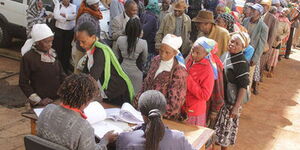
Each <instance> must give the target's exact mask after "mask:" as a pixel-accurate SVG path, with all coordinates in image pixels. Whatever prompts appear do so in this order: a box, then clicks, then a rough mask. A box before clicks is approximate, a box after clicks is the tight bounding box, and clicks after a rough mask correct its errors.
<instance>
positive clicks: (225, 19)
mask: <svg viewBox="0 0 300 150" xmlns="http://www.w3.org/2000/svg"><path fill="white" fill-rule="evenodd" d="M216 23H217V25H219V26H221V27H223V28H225V29H227V30H228V32H229V33H231V32H234V31H235V29H234V24H235V20H234V17H233V16H232V15H231V14H228V13H222V14H219V15H218V16H217V19H216Z"/></svg>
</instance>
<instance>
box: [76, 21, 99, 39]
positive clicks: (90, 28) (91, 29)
mask: <svg viewBox="0 0 300 150" xmlns="http://www.w3.org/2000/svg"><path fill="white" fill-rule="evenodd" d="M83 31H85V32H86V33H88V35H89V36H93V35H96V33H97V29H96V27H95V26H94V24H92V23H91V22H84V23H82V24H81V25H80V26H79V27H78V30H77V32H83Z"/></svg>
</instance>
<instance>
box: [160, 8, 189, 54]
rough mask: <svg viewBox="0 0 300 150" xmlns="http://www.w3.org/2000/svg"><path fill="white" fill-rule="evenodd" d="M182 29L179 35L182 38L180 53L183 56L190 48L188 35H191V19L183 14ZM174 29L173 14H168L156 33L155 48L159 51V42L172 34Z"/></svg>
mask: <svg viewBox="0 0 300 150" xmlns="http://www.w3.org/2000/svg"><path fill="white" fill-rule="evenodd" d="M182 17H183V25H182V26H183V29H182V33H181V38H182V41H183V43H182V46H181V52H182V54H183V55H187V54H188V53H189V51H190V48H191V41H190V33H191V18H190V17H189V16H188V15H186V14H183V16H182ZM175 29H176V18H175V16H174V13H168V14H167V15H166V16H165V17H164V19H163V20H162V22H161V24H160V27H159V30H158V31H157V33H156V37H155V43H156V44H155V48H156V49H159V47H160V45H161V41H162V39H163V38H164V36H166V35H167V34H174V31H175Z"/></svg>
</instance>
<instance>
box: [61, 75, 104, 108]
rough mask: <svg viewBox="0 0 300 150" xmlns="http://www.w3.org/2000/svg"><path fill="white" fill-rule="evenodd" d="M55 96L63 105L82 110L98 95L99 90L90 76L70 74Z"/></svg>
mask: <svg viewBox="0 0 300 150" xmlns="http://www.w3.org/2000/svg"><path fill="white" fill-rule="evenodd" d="M57 94H58V95H59V97H60V99H61V101H62V103H63V104H64V105H69V106H70V107H71V108H77V109H80V110H83V109H84V108H85V107H87V106H88V104H89V103H90V102H91V101H92V100H93V99H94V98H95V97H96V96H98V95H99V89H98V85H97V82H96V81H95V79H94V78H93V77H91V76H90V75H87V74H83V73H81V74H72V75H70V76H68V77H67V78H66V79H65V80H64V82H63V83H62V84H61V85H60V87H59V89H58V92H57Z"/></svg>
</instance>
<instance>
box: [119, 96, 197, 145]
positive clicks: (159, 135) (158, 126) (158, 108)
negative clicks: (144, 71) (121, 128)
mask: <svg viewBox="0 0 300 150" xmlns="http://www.w3.org/2000/svg"><path fill="white" fill-rule="evenodd" d="M166 107H167V100H166V98H165V96H164V95H163V94H162V93H161V92H159V91H156V90H148V91H145V92H144V93H143V94H142V95H141V96H140V98H139V102H138V109H139V110H140V111H141V114H142V116H143V119H144V122H145V123H144V124H142V125H140V126H138V127H136V128H135V129H134V130H133V131H132V132H124V133H121V134H120V136H119V137H118V139H117V142H116V146H117V147H116V149H118V150H128V149H132V150H194V148H193V147H192V145H191V144H190V143H189V142H188V141H187V139H186V138H185V136H184V134H183V133H182V132H179V131H176V130H170V129H169V128H168V127H166V126H165V125H164V123H163V120H162V116H163V115H164V113H165V112H166V111H167V110H166Z"/></svg>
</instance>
